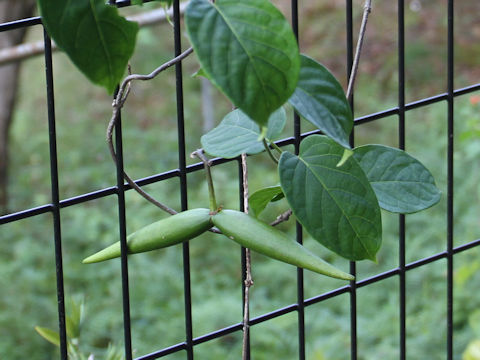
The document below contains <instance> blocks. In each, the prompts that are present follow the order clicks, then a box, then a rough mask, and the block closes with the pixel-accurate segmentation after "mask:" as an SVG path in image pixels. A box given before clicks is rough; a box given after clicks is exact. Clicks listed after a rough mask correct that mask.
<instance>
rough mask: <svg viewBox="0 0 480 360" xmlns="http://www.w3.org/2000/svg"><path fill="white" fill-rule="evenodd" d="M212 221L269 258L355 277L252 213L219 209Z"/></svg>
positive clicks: (344, 277)
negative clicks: (251, 214)
mask: <svg viewBox="0 0 480 360" xmlns="http://www.w3.org/2000/svg"><path fill="white" fill-rule="evenodd" d="M212 222H213V223H214V224H215V226H216V227H218V228H219V229H220V230H221V231H222V233H223V234H224V235H225V236H227V237H228V238H229V239H230V240H233V241H235V242H237V243H239V244H240V245H242V246H244V247H246V248H249V249H252V250H253V251H256V252H258V253H260V254H263V255H266V256H269V257H271V258H272V259H276V260H279V261H283V262H285V263H287V264H291V265H295V266H298V267H301V268H304V269H308V270H311V271H315V272H317V273H319V274H323V275H327V276H330V277H333V278H337V279H343V280H353V279H354V277H353V276H352V275H350V274H347V273H345V272H343V271H341V270H339V269H337V268H335V267H334V266H332V265H330V264H329V263H327V262H325V261H323V260H322V259H321V258H319V257H318V256H317V255H315V254H314V253H312V252H311V251H309V250H308V249H307V248H305V247H303V246H302V245H300V244H299V243H298V242H296V241H294V240H292V239H290V238H288V236H286V235H285V234H284V233H282V232H281V231H279V230H277V229H275V228H274V227H272V226H269V225H267V224H265V223H263V222H261V221H259V220H257V219H256V218H254V217H253V216H250V215H247V214H245V213H242V212H240V211H235V210H222V211H220V212H218V214H216V215H214V216H212Z"/></svg>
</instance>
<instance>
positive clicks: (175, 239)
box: [83, 209, 213, 264]
mask: <svg viewBox="0 0 480 360" xmlns="http://www.w3.org/2000/svg"><path fill="white" fill-rule="evenodd" d="M210 218H211V215H210V210H208V209H192V210H187V211H183V212H181V213H178V214H176V215H173V216H170V217H168V218H165V219H162V220H160V221H157V222H155V223H153V224H150V225H147V226H145V227H144V228H142V229H140V230H138V231H136V232H134V233H133V234H131V235H129V236H128V238H127V246H128V253H129V254H136V253H141V252H145V251H151V250H155V249H160V248H164V247H167V246H171V245H175V244H179V243H181V242H184V241H186V240H190V239H193V238H194V237H196V236H198V235H200V234H202V233H204V232H205V231H207V230H208V229H210V228H211V227H212V226H213V224H212V222H211V220H210ZM116 257H120V242H116V243H115V244H113V245H110V246H109V247H107V248H105V249H103V250H101V251H99V252H97V253H95V254H93V255H91V256H89V257H87V258H86V259H84V260H83V263H84V264H91V263H95V262H100V261H105V260H110V259H113V258H116Z"/></svg>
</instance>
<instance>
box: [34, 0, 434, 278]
mask: <svg viewBox="0 0 480 360" xmlns="http://www.w3.org/2000/svg"><path fill="white" fill-rule="evenodd" d="M132 3H134V4H141V3H142V1H141V0H136V1H132ZM367 3H368V2H367ZM163 4H164V5H167V6H168V5H170V1H163ZM38 6H39V9H40V13H41V16H42V21H43V24H44V26H45V28H46V30H47V32H48V33H49V35H50V36H51V37H52V38H53V39H54V40H55V42H56V43H57V45H58V46H59V47H60V48H61V49H63V50H64V51H65V53H66V54H67V55H68V56H69V57H70V59H71V60H72V62H73V63H74V64H75V65H76V66H77V68H78V69H79V70H80V71H82V72H83V73H84V74H85V75H86V76H87V77H88V78H89V79H90V80H91V81H92V82H93V83H95V84H98V85H100V86H103V87H105V88H106V90H107V91H108V92H109V93H110V94H113V93H114V91H115V90H116V89H117V90H118V91H117V92H116V95H115V100H114V102H113V113H112V118H111V120H110V123H109V126H108V130H107V133H108V139H109V148H110V151H111V153H112V156H113V158H114V160H116V154H115V151H114V148H113V145H112V129H113V128H114V126H115V123H116V120H117V118H118V114H119V111H120V109H121V108H122V107H123V105H124V103H125V100H126V98H127V96H128V93H129V89H130V86H131V85H132V82H133V81H135V80H149V79H151V78H153V77H155V76H157V75H158V74H160V73H161V72H162V71H163V70H165V69H166V68H168V67H170V66H172V65H174V64H176V63H178V62H179V61H181V60H183V59H184V58H185V57H187V56H189V55H190V54H192V53H194V54H195V56H196V57H197V59H198V63H199V65H200V70H199V71H198V72H197V75H198V76H202V77H205V78H207V79H208V80H210V82H211V83H212V84H213V85H214V86H215V87H216V88H218V89H219V90H220V92H222V93H223V94H224V95H225V96H226V97H227V98H228V99H229V100H230V101H231V102H232V104H233V107H234V108H235V110H233V111H232V112H230V113H228V114H226V115H225V117H224V119H223V120H222V121H221V122H220V123H219V124H218V126H217V127H216V128H214V129H213V130H211V131H210V132H208V133H207V134H205V135H204V136H202V138H201V143H202V147H203V149H201V150H197V151H196V152H195V153H194V155H196V156H198V157H199V158H200V159H201V160H202V161H203V162H204V164H205V169H206V175H207V176H206V179H207V180H206V181H207V182H208V185H209V195H210V203H209V208H208V209H207V208H205V209H192V210H187V211H184V212H181V213H178V214H177V213H176V211H174V210H173V209H171V208H170V207H168V206H167V205H165V204H162V203H160V202H158V201H156V200H154V199H152V198H151V197H150V196H149V195H148V194H146V193H145V192H144V191H143V190H142V189H140V188H139V187H138V186H137V185H136V184H135V183H134V182H133V181H132V180H131V178H130V177H129V176H128V175H127V174H125V178H126V179H127V181H128V182H129V183H130V185H131V186H132V187H133V188H135V189H136V190H137V191H138V192H140V193H141V194H142V195H143V196H144V197H146V198H147V199H149V200H150V201H152V202H154V203H155V204H156V205H158V206H159V207H161V208H162V209H163V210H165V211H167V212H169V213H171V214H172V215H173V216H171V217H169V218H166V219H164V220H161V221H159V222H157V223H154V224H151V225H149V226H147V227H145V228H143V229H140V230H138V231H137V232H135V233H133V234H132V235H130V236H129V237H128V239H127V244H128V251H129V253H137V252H144V251H150V250H154V249H158V248H162V247H166V246H171V245H174V244H178V243H181V242H184V241H187V240H190V239H192V238H195V237H196V236H198V235H199V234H201V233H203V232H205V231H213V232H216V233H221V234H223V235H224V236H225V239H228V240H232V241H235V242H238V243H240V244H241V245H242V246H244V247H246V248H249V249H252V250H255V251H257V252H260V253H263V254H265V255H267V256H270V257H272V258H274V259H277V260H280V261H283V262H286V263H290V264H293V265H295V266H299V267H302V268H305V269H309V270H312V271H315V272H318V273H320V274H323V275H327V276H331V277H336V278H340V279H344V280H353V276H352V275H350V274H347V273H345V272H343V271H340V270H338V269H336V268H334V267H333V266H332V265H329V264H327V263H326V262H324V261H323V260H322V259H320V258H319V257H318V256H317V255H315V254H313V253H312V252H310V251H309V250H307V249H306V248H305V247H303V246H302V245H300V244H299V243H297V242H295V241H293V240H291V239H289V238H288V237H287V236H286V235H285V234H283V233H282V232H281V231H279V230H277V229H276V228H274V227H273V226H271V225H268V224H266V223H263V222H262V221H260V220H259V219H258V215H259V214H260V213H261V212H262V211H263V209H264V208H265V207H266V206H267V205H268V203H270V202H271V201H276V200H279V199H281V198H285V199H286V200H287V203H288V205H289V207H290V209H285V210H286V211H285V213H284V214H281V215H280V216H279V219H280V221H282V220H285V219H288V217H289V216H290V215H291V214H293V215H294V217H295V219H297V220H298V221H299V222H300V223H301V225H302V226H303V227H304V229H305V230H306V231H307V232H308V233H309V234H310V235H311V237H312V238H313V239H315V240H316V241H318V242H319V243H320V244H322V245H323V246H325V247H326V248H328V249H330V250H331V251H333V252H335V253H337V254H338V255H340V256H342V257H344V258H346V259H349V260H353V261H358V260H364V259H369V260H372V261H375V260H376V254H377V252H378V250H379V248H380V246H381V238H382V226H381V209H384V210H387V211H390V212H394V213H402V214H406V213H413V212H417V211H421V210H424V209H426V208H429V207H431V206H433V205H434V204H436V203H437V202H438V201H439V199H440V192H439V190H438V189H437V187H436V186H435V181H434V178H433V176H432V175H431V173H430V172H429V170H428V169H427V168H426V167H425V166H424V165H423V164H421V163H420V162H419V161H418V160H416V159H415V158H413V157H412V156H411V155H409V154H408V153H406V152H404V151H402V150H399V149H395V148H391V147H388V146H383V145H365V146H360V147H357V148H352V147H351V146H350V141H349V138H350V134H351V131H352V129H353V122H354V121H353V115H352V111H351V108H350V105H349V102H348V99H347V98H348V96H346V95H345V93H344V90H343V89H342V86H341V85H340V83H339V82H338V81H337V80H336V79H335V77H334V76H333V75H332V74H331V73H330V72H329V71H328V69H327V68H325V67H324V66H323V65H322V64H321V63H319V62H318V61H317V60H315V59H313V58H311V57H309V56H307V55H305V54H300V53H299V48H298V44H297V41H296V38H295V35H294V33H293V31H292V29H291V26H290V24H289V23H288V21H287V20H286V19H285V17H284V16H283V14H282V13H281V12H280V10H278V9H277V8H276V7H275V6H274V5H273V4H272V3H271V2H270V1H269V0H242V1H234V0H217V1H208V0H191V1H190V3H189V5H188V7H187V9H186V12H185V24H186V29H187V33H188V38H189V40H190V43H191V46H192V47H191V48H189V49H187V50H186V51H185V52H184V53H182V54H180V55H179V56H177V57H176V58H174V59H172V60H171V61H169V62H167V63H165V64H162V65H161V66H160V67H159V68H157V69H155V70H154V71H153V72H152V73H151V74H149V75H135V74H133V75H129V76H127V77H126V78H124V79H123V80H122V77H123V76H124V73H125V70H126V67H127V64H128V61H129V58H130V57H131V56H132V54H133V52H134V48H135V39H136V35H137V32H138V26H137V24H135V23H133V22H131V21H128V20H126V19H125V18H124V17H122V16H121V15H120V14H119V13H118V10H117V9H116V8H115V7H114V6H112V5H108V4H105V2H104V0H75V1H65V0H38ZM366 10H367V12H368V11H369V8H368V9H366ZM353 79H354V76H352V81H353ZM117 86H118V88H117ZM286 106H291V107H293V108H294V110H295V111H296V112H297V113H298V114H299V115H300V116H301V117H302V118H303V119H304V120H306V121H308V122H310V123H311V124H313V125H314V126H315V127H316V128H317V129H318V130H319V131H320V132H321V134H322V135H320V134H315V135H311V136H308V137H306V138H304V139H303V141H302V142H301V144H300V147H299V152H298V153H292V152H289V151H284V150H283V149H281V148H280V147H278V146H277V144H276V143H275V140H277V139H278V137H279V136H280V134H281V132H282V130H283V128H284V126H285V124H286V121H287V119H286V113H285V111H284V107H286ZM262 151H266V152H267V153H268V154H269V156H270V158H271V160H272V161H274V162H275V163H276V164H277V168H278V176H279V184H272V186H270V187H267V188H265V189H261V190H259V191H257V192H255V193H254V194H252V195H251V196H250V197H249V198H248V205H249V207H250V209H251V211H250V213H249V214H245V213H243V212H239V211H235V210H228V209H223V208H222V207H221V206H218V204H217V201H216V197H215V191H214V184H213V181H212V178H211V175H210V168H209V162H208V159H207V158H206V157H205V155H204V154H205V153H206V154H208V155H211V156H219V157H224V158H236V157H238V156H241V155H242V154H248V155H253V154H257V153H260V152H262ZM245 181H246V180H245ZM276 223H278V221H276V222H275V224H276ZM120 253H121V246H120V243H116V244H113V245H112V246H110V247H108V248H106V249H104V250H102V251H100V252H98V253H96V254H94V255H92V256H90V257H88V258H87V259H85V260H84V262H85V263H92V262H99V261H103V260H107V259H111V258H113V257H119V256H120Z"/></svg>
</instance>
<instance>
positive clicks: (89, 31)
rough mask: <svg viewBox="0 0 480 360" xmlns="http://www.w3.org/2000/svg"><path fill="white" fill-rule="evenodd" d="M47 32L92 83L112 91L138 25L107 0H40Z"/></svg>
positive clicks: (122, 71) (124, 67)
mask: <svg viewBox="0 0 480 360" xmlns="http://www.w3.org/2000/svg"><path fill="white" fill-rule="evenodd" d="M38 6H39V9H40V13H41V15H42V22H43V24H44V25H45V28H46V29H47V32H48V34H49V35H50V36H51V37H52V38H53V40H55V42H56V43H57V45H58V46H59V47H60V48H61V49H62V50H64V51H65V52H66V53H67V55H68V56H69V57H70V59H71V60H72V62H73V63H74V64H75V65H76V66H77V68H78V69H80V70H81V71H82V72H83V73H84V74H85V75H86V76H87V77H88V78H89V79H90V80H91V81H92V82H93V83H95V84H98V85H101V86H104V87H106V88H107V90H108V92H109V93H113V91H114V90H115V87H116V86H117V84H118V83H119V82H120V80H121V79H122V77H123V74H124V72H125V69H126V67H127V63H128V60H129V59H130V57H131V56H132V54H133V50H134V48H135V40H136V35H137V32H138V24H136V23H134V22H130V21H127V20H126V19H125V18H124V17H122V16H120V15H119V14H118V10H117V8H115V7H114V6H110V5H106V4H105V1H104V0H74V1H73V0H67V1H66V0H38Z"/></svg>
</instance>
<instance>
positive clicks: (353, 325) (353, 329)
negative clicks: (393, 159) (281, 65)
mask: <svg viewBox="0 0 480 360" xmlns="http://www.w3.org/2000/svg"><path fill="white" fill-rule="evenodd" d="M346 2H347V8H346V24H347V76H348V79H350V74H351V72H352V66H353V56H354V54H353V47H354V45H353V5H352V0H346ZM347 83H348V81H347ZM348 100H349V102H350V107H351V108H352V113H353V111H354V91H353V90H352V93H351V95H350V98H349V99H348ZM354 131H355V130H354V128H353V129H352V133H351V135H350V145H351V146H352V147H353V146H354V143H355V140H354V139H355V138H354ZM350 274H352V275H353V276H356V275H357V266H356V264H355V262H354V261H350ZM350 358H351V360H356V359H357V284H356V280H353V281H350Z"/></svg>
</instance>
